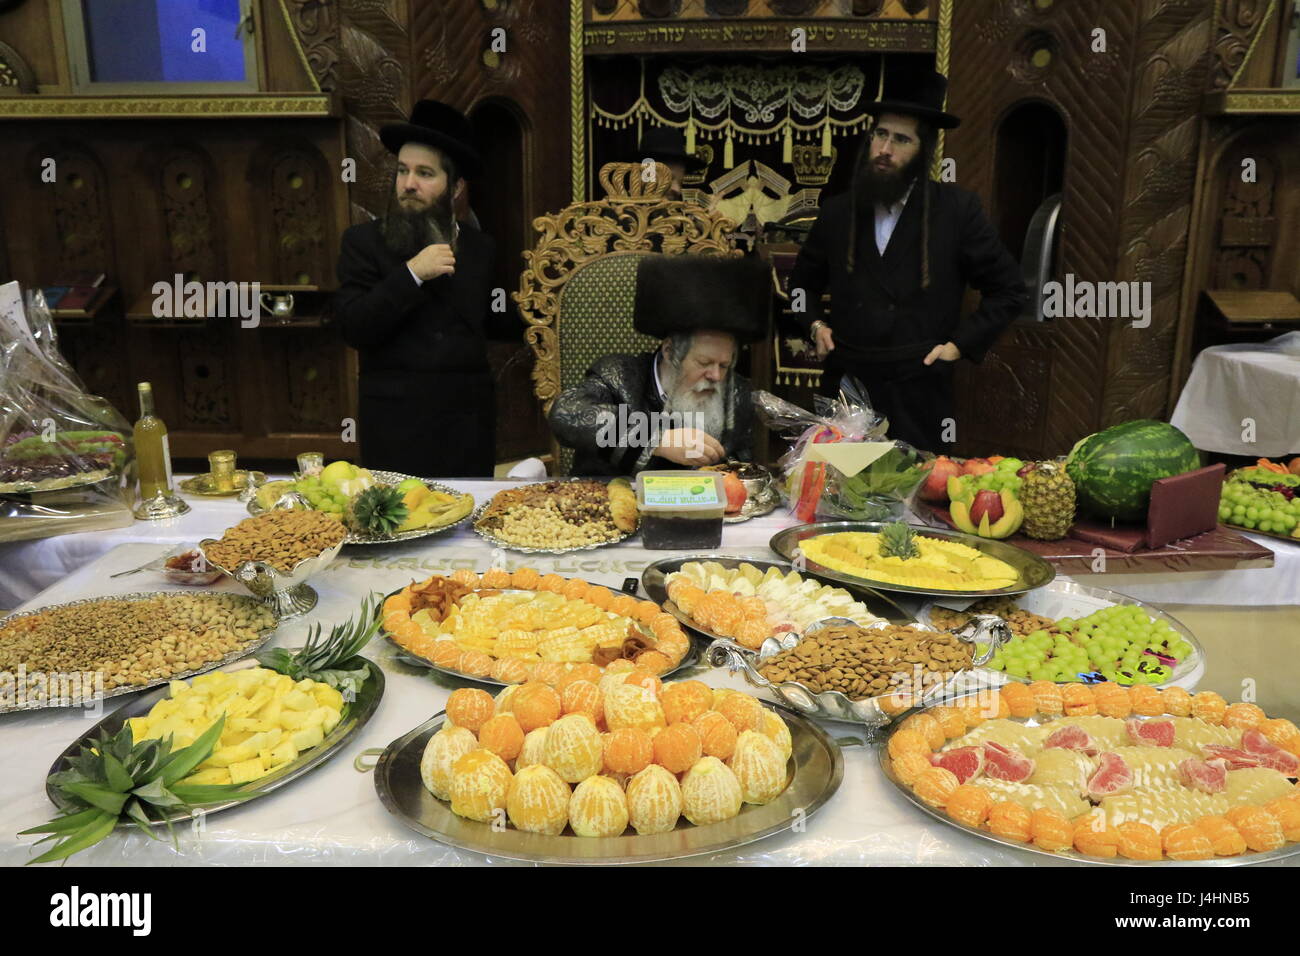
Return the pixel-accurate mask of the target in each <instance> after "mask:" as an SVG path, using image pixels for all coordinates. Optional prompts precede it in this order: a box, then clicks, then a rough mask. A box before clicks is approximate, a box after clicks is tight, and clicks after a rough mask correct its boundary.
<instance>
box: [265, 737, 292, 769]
mask: <svg viewBox="0 0 1300 956" xmlns="http://www.w3.org/2000/svg"><path fill="white" fill-rule="evenodd" d="M269 756H270V759H269V760H265V762H266V764H267V765H268V766H271V767H282V766H284V765H285V764H287V763H292V762H293V761H295V760H297V759H298V748H297V747H295V746H294V745H293V741H292V740H286V741H284V743H282V744H280V745H279V746H278V747H276V748H275V749H274V750H272V751H271V752H270V755H269ZM264 759H265V758H264Z"/></svg>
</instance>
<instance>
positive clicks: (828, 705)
mask: <svg viewBox="0 0 1300 956" xmlns="http://www.w3.org/2000/svg"><path fill="white" fill-rule="evenodd" d="M836 625H847V626H850V627H862V629H863V630H867V631H872V630H880V629H882V628H885V627H888V626H889V625H888V624H887V623H883V622H882V623H876V624H868V625H865V626H864V625H859V624H855V623H854V622H853V621H851V620H849V619H848V618H844V617H831V618H826V619H825V620H823V621H818V622H816V623H815V624H813V625H812V626H811V627H808V628H806V629H805V630H804V635H807V634H813V633H816V632H817V631H819V630H821V629H822V628H826V627H833V626H836ZM909 626H911V627H915V628H917V629H919V630H924V631H937V628H933V627H929V626H928V625H924V624H911V625H909ZM953 633H954V634H955V635H956V636H957V638H958V640H960V641H962V642H963V643H966V644H980V643H983V644H985V648H984V649H983V650H982V651H977V652H976V653H975V655H974V657H973V658H972V661H971V667H970V669H969V670H965V671H961V672H959V673H957V674H954V675H953V676H952V677H951V678H949V679H948V680H946V681H944V682H943V683H941V684H936V685H934V686H933V687H932V688H931V689H930V690H928V691H924V693H923V698H922V699H923V700H930V699H931V698H939V697H944V696H951V695H952V694H953V693H954V692H959V691H965V690H967V689H971V688H974V687H982V686H987V685H989V684H990V680H989V678H990V677H991V676H992V675H991V672H990V671H988V670H986V669H985V668H983V667H982V666H981V665H983V664H984V663H986V662H987V661H988V659H989V658H990V657H992V656H993V652H994V651H995V650H996V649H997V648H998V647H999V646H1001V645H1002V644H1003V643H1005V642H1006V640H1007V638H1008V637H1009V636H1010V633H1011V632H1010V630H1009V629H1007V627H1006V624H1005V623H1004V622H1002V621H1001V620H1000V619H999V618H995V617H992V616H991V615H990V616H987V617H980V618H977V619H975V620H973V621H971V622H970V624H968V625H967V626H966V627H965V628H962V629H961V630H960V631H954V632H953ZM801 640H802V636H801V635H799V634H787V635H785V636H784V637H782V638H775V637H769V638H768V639H767V640H766V641H764V642H763V644H762V646H761V647H760V648H759V649H758V650H757V651H752V650H750V649H749V648H747V647H742V646H741V645H739V644H737V643H736V642H734V641H729V640H725V639H724V640H718V641H715V642H714V643H713V645H712V646H711V647H710V648H709V650H708V661H709V663H710V664H712V665H713V666H714V667H723V666H725V667H727V669H728V670H730V671H732V672H735V671H737V670H739V671H741V672H742V673H743V675H744V677H745V680H747V681H748V682H749V683H751V684H753V685H754V686H755V687H758V688H760V689H762V690H767V691H770V692H771V693H772V694H774V695H775V696H776V697H777V698H779V699H780V700H781V702H782V703H784V704H785V705H786V706H787V707H790V708H793V709H794V710H796V711H798V712H799V713H801V714H805V715H807V716H809V717H815V718H818V719H819V720H839V721H845V722H847V723H855V724H863V725H865V730H866V732H867V733H868V734H871V733H873V732H875V731H877V730H879V729H880V728H882V727H885V726H887V725H888V724H890V723H891V722H892V721H893V720H894V719H895V716H897V715H896V714H894V715H891V714H890V713H889V711H888V710H887V709H886V708H885V706H884V701H885V700H886V699H887V698H888V697H889V696H890V694H883V695H880V696H878V697H864V698H860V699H858V700H854V699H852V698H851V697H849V696H848V695H847V694H844V693H842V692H840V691H837V690H828V691H822V692H821V693H817V692H815V691H813V690H812V689H811V688H809V687H807V686H806V685H804V684H802V683H800V682H799V681H782V682H781V683H773V682H772V681H770V680H768V679H767V678H766V677H764V676H763V674H762V673H761V672H760V671H759V669H758V668H759V666H761V665H762V663H763V662H764V661H766V660H767V659H768V658H771V657H775V656H776V655H777V654H780V653H781V652H782V651H788V650H790V649H792V648H794V647H798V646H799V643H800V641H801Z"/></svg>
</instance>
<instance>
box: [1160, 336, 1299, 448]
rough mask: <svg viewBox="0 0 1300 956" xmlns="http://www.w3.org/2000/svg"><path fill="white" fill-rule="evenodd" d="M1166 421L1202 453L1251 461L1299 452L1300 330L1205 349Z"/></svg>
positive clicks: (1197, 358) (1197, 359) (1197, 357)
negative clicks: (1250, 429) (1266, 339)
mask: <svg viewBox="0 0 1300 956" xmlns="http://www.w3.org/2000/svg"><path fill="white" fill-rule="evenodd" d="M1246 419H1250V420H1251V421H1253V422H1254V435H1253V436H1250V435H1248V434H1247V432H1246V430H1247V427H1248V424H1243V422H1244V421H1245V420H1246ZM1170 422H1171V423H1172V424H1173V425H1175V426H1176V427H1178V428H1180V429H1182V431H1183V432H1184V433H1185V434H1186V435H1187V437H1188V438H1190V439H1191V440H1192V444H1193V445H1195V446H1196V447H1197V448H1201V449H1204V450H1205V451H1214V452H1219V453H1220V454H1224V455H1246V456H1248V457H1251V458H1260V457H1263V458H1278V457H1281V456H1284V455H1290V454H1293V453H1296V452H1300V332H1288V333H1286V334H1285V335H1280V336H1278V337H1277V338H1275V339H1273V340H1271V341H1269V342H1251V343H1239V344H1235V345H1215V346H1211V347H1210V348H1208V349H1205V350H1204V351H1203V352H1201V353H1200V354H1199V355H1198V356H1196V362H1195V363H1194V364H1193V365H1192V372H1191V375H1190V376H1189V377H1188V379H1187V384H1186V385H1184V386H1183V393H1182V394H1181V395H1180V396H1179V397H1178V404H1177V406H1175V408H1174V414H1173V416H1172V418H1170ZM1250 437H1253V438H1254V441H1250V440H1249V438H1250Z"/></svg>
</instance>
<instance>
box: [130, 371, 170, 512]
mask: <svg viewBox="0 0 1300 956" xmlns="http://www.w3.org/2000/svg"><path fill="white" fill-rule="evenodd" d="M136 390H137V391H138V392H139V393H140V420H139V421H138V422H136V423H135V461H136V467H137V468H138V469H139V471H140V497H141V498H142V499H144V500H146V501H147V500H149V499H150V498H157V497H158V496H159V495H166V494H168V493H170V492H171V490H172V456H171V449H170V448H169V447H168V444H167V426H166V425H165V424H163V420H162V419H161V418H159V417H158V416H157V415H155V414H154V408H153V386H152V385H150V384H149V383H148V382H141V383H140V384H139V385H137V386H136Z"/></svg>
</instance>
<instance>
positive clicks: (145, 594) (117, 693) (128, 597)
mask: <svg viewBox="0 0 1300 956" xmlns="http://www.w3.org/2000/svg"><path fill="white" fill-rule="evenodd" d="M165 596H186V595H185V592H184V591H135V592H132V593H131V594H109V595H101V596H99V597H93V598H81V599H79V600H76V601H68V602H66V603H64V604H51V605H48V606H47V607H40V608H36V609H35V610H32V611H20V612H19V613H17V614H9V615H6V616H5V617H3V618H0V626H3V625H5V624H8V623H9V622H10V621H16V620H18V619H19V618H24V617H31V616H32V615H33V614H42V613H44V612H45V611H53V610H56V609H58V608H63V607H77V606H81V605H85V604H94V603H95V602H96V601H145V600H148V599H149V598H155V597H165ZM188 596H190V597H198V596H199V595H197V594H192V595H188ZM229 597H232V598H234V599H235V600H236V601H246V602H247V603H248V604H249V605H250V606H257V607H260V606H264V605H263V604H262V602H261V601H259V600H257V599H256V598H251V597H246V596H245V595H242V594H231V595H229ZM278 626H279V622H278V621H277V623H276V624H275V625H273V626H272V627H271V628H269V629H268V630H265V631H262V632H260V635H259V637H258V639H257V640H255V641H253V642H252V643H251V644H248V645H247V646H246V647H244V648H242V649H240V650H234V651H231V652H230V653H229V654H227V655H226V656H225V657H223V658H221V659H220V660H218V661H213V662H212V663H211V664H205V665H203V666H202V667H200V668H199V669H198V670H192V671H183V672H181V673H179V674H174V675H172V676H171V677H160V678H158V679H157V680H153V681H150V682H149V683H147V684H141V685H140V686H138V687H137V686H135V685H131V686H130V687H115V688H113V689H112V690H109V691H105V692H104V696H103V698H102V699H103V700H107V699H108V698H110V697H121V696H123V695H124V694H137V693H140V692H141V691H146V690H149V689H150V688H152V687H159V686H162V685H164V684H167V683H169V682H171V681H174V680H187V679H188V678H191V677H195V676H197V675H199V674H206V673H207V672H208V671H211V670H216V669H217V668H219V667H225V666H226V665H227V664H230V663H233V662H234V661H237V660H239V659H240V658H243V657H248V656H249V655H250V654H255V653H257V652H258V651H259V650H261V649H262V647H263V646H264V645H265V644H266V642H267V641H269V640H270V639H271V638H272V637H273V636H275V630H276V627H278ZM95 699H100V698H92V701H93V700H95ZM90 702H91V701H80V700H79V701H75V702H73V703H70V704H62V703H60V704H57V705H56V704H50V703H41V702H39V701H31V702H28V703H24V704H21V705H20V704H15V705H12V706H8V707H5V706H0V714H12V713H16V712H18V711H22V710H45V709H47V708H50V707H55V706H58V707H84V706H85V705H86V704H87V703H90ZM129 716H134V715H129Z"/></svg>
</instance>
